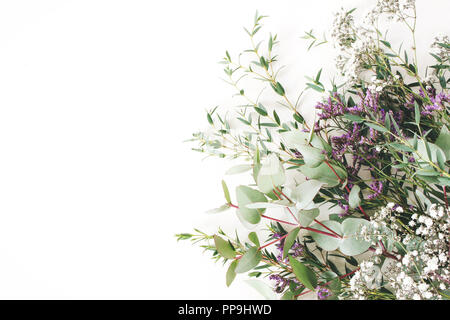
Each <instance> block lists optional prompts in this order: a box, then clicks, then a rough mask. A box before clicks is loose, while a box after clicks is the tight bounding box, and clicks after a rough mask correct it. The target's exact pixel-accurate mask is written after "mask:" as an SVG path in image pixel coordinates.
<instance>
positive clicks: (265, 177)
mask: <svg viewBox="0 0 450 320" xmlns="http://www.w3.org/2000/svg"><path fill="white" fill-rule="evenodd" d="M285 180H286V175H285V173H284V168H283V165H282V164H281V162H280V160H279V159H278V157H277V156H276V155H275V154H274V153H271V154H270V155H269V156H267V158H266V159H264V161H263V164H262V167H261V169H260V170H259V173H258V177H257V181H256V182H257V185H258V189H259V190H261V191H262V192H263V193H268V192H271V191H272V190H273V188H274V187H278V186H280V185H282V184H283V183H284V182H285Z"/></svg>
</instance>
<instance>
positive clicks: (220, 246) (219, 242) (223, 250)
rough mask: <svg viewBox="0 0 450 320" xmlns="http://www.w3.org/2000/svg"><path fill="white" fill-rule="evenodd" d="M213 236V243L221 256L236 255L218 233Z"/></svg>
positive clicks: (229, 256)
mask: <svg viewBox="0 0 450 320" xmlns="http://www.w3.org/2000/svg"><path fill="white" fill-rule="evenodd" d="M213 238H214V245H215V247H216V249H217V251H218V252H219V254H220V255H221V256H222V257H224V258H226V259H234V257H236V251H235V250H234V248H233V247H232V246H231V244H230V243H229V242H228V241H226V240H224V239H222V238H221V237H219V236H218V235H214V237H213Z"/></svg>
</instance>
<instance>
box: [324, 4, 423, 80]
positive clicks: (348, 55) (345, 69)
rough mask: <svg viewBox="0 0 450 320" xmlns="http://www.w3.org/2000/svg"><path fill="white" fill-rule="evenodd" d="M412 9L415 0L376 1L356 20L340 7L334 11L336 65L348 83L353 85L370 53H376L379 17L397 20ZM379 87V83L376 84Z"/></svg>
mask: <svg viewBox="0 0 450 320" xmlns="http://www.w3.org/2000/svg"><path fill="white" fill-rule="evenodd" d="M411 10H415V0H378V2H377V4H376V6H375V7H373V8H372V9H371V10H369V12H368V13H367V15H366V16H365V17H364V19H362V21H361V22H359V23H356V22H355V19H354V17H353V15H352V14H351V12H349V11H346V10H344V9H343V8H341V10H340V11H339V12H337V13H335V16H334V20H333V25H332V29H331V38H332V39H333V40H334V41H333V43H334V45H335V48H337V49H338V53H337V55H336V58H335V62H336V68H337V69H338V71H339V72H340V73H341V74H342V75H343V76H344V79H343V80H344V82H345V83H346V85H347V86H351V85H352V84H354V83H355V82H356V81H357V80H358V78H359V76H360V74H361V73H362V72H363V71H364V65H366V64H370V59H369V56H370V55H374V54H376V50H377V48H378V46H377V31H376V27H375V26H376V24H377V21H378V18H379V17H380V16H381V15H383V14H385V15H387V16H388V17H389V18H393V17H397V18H398V20H402V19H406V18H408V17H410V16H411V15H410V14H409V11H411ZM377 88H381V86H377Z"/></svg>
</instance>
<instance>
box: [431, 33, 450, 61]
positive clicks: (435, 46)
mask: <svg viewBox="0 0 450 320" xmlns="http://www.w3.org/2000/svg"><path fill="white" fill-rule="evenodd" d="M440 44H444V45H447V46H449V45H450V39H449V37H448V36H447V35H438V36H436V37H434V41H433V43H432V44H431V47H430V48H431V53H433V54H435V55H436V56H438V57H439V58H440V59H441V60H442V62H445V61H446V60H448V59H449V56H450V49H449V48H448V47H447V48H446V47H445V46H442V45H440Z"/></svg>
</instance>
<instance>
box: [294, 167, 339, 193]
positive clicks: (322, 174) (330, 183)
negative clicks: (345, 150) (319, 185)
mask: <svg viewBox="0 0 450 320" xmlns="http://www.w3.org/2000/svg"><path fill="white" fill-rule="evenodd" d="M330 165H331V164H330ZM331 166H332V168H333V169H334V171H336V173H337V174H338V175H339V177H340V178H341V180H342V181H345V180H346V179H347V172H346V171H345V170H344V169H342V168H341V167H338V166H336V165H331ZM299 170H300V171H301V172H302V173H303V174H304V175H305V176H307V177H308V178H309V179H315V180H319V181H321V182H323V183H326V186H327V187H329V188H331V187H335V186H337V185H339V184H340V181H339V179H338V177H337V176H336V175H335V174H334V172H333V170H331V168H330V167H329V166H328V164H326V163H322V164H321V165H320V166H318V167H316V168H311V167H308V166H306V165H303V166H301V167H300V168H299Z"/></svg>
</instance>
